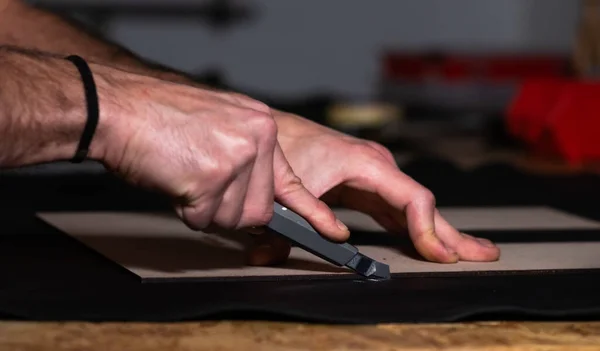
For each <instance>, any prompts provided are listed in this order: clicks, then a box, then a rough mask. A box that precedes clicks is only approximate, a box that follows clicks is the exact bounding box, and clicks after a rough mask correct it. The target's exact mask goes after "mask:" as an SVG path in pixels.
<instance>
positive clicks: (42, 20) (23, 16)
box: [0, 0, 191, 83]
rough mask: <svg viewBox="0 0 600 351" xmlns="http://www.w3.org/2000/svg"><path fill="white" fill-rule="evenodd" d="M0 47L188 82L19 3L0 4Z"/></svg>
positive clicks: (2, 0)
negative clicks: (81, 59)
mask: <svg viewBox="0 0 600 351" xmlns="http://www.w3.org/2000/svg"><path fill="white" fill-rule="evenodd" d="M3 4H4V5H3ZM2 44H4V45H14V46H18V47H22V48H28V49H35V50H39V51H43V52H48V53H54V54H57V55H61V56H66V55H72V54H76V55H80V56H82V57H84V58H86V59H89V60H92V61H94V62H100V63H103V64H106V65H109V66H112V67H116V68H120V69H123V70H127V71H129V72H133V73H138V74H144V75H148V76H152V77H157V78H161V79H165V80H171V81H177V82H182V83H183V82H186V83H187V82H191V79H189V78H188V77H186V76H185V75H184V74H182V73H180V72H177V71H175V70H172V69H169V68H166V67H163V66H161V65H158V64H156V63H153V62H150V61H147V60H144V59H142V58H140V57H138V56H137V55H135V54H133V53H132V52H130V51H129V50H127V49H125V48H123V47H122V46H119V45H116V44H113V43H110V42H109V41H107V40H105V39H102V38H99V37H97V36H95V35H94V34H92V33H90V32H88V31H86V30H84V29H83V28H81V27H80V26H78V25H75V24H72V23H70V22H69V21H67V20H65V19H63V18H61V17H59V16H57V15H55V14H52V13H50V12H48V11H45V10H41V9H37V8H35V7H33V6H31V5H28V4H25V3H24V2H22V1H20V0H0V45H2Z"/></svg>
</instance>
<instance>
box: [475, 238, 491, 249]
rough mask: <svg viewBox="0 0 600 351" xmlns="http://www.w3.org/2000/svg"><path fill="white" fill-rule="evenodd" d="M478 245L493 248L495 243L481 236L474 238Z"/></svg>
mask: <svg viewBox="0 0 600 351" xmlns="http://www.w3.org/2000/svg"><path fill="white" fill-rule="evenodd" d="M475 240H476V241H477V242H478V243H479V245H481V246H484V247H489V248H493V247H496V245H494V243H492V242H491V241H489V240H487V239H483V238H477V239H475Z"/></svg>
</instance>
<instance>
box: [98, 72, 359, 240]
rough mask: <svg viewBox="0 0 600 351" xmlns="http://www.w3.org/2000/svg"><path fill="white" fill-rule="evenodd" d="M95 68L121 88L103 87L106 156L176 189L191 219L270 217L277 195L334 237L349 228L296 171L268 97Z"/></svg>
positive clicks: (235, 224)
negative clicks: (282, 145)
mask: <svg viewBox="0 0 600 351" xmlns="http://www.w3.org/2000/svg"><path fill="white" fill-rule="evenodd" d="M96 73H97V75H98V80H99V81H101V84H104V83H105V84H109V85H110V87H111V89H110V91H114V92H115V93H112V94H111V95H108V94H104V95H101V97H100V100H101V101H100V103H101V107H102V108H103V109H104V110H105V112H104V117H105V121H104V122H103V123H106V124H107V127H106V128H103V130H104V131H105V132H104V134H105V137H104V138H105V140H106V141H107V142H106V143H105V148H104V151H103V154H102V157H101V161H102V162H103V163H104V164H105V165H106V167H107V168H108V169H110V170H112V171H114V172H116V173H117V174H118V175H120V176H122V177H123V178H124V179H125V180H127V181H128V182H130V183H132V184H134V185H137V186H141V187H144V188H149V189H154V190H158V191H160V192H162V193H164V194H166V195H168V196H170V197H171V198H172V199H173V200H174V204H175V208H176V212H177V214H178V215H179V216H180V218H181V219H182V220H183V221H184V223H186V224H187V225H188V226H189V227H190V228H193V229H197V230H208V231H211V230H216V229H241V228H247V227H253V226H262V225H265V224H266V223H268V222H269V221H270V218H271V216H272V212H273V202H274V200H277V201H279V202H280V203H281V204H283V205H285V206H287V207H289V208H290V209H293V210H294V211H296V212H297V213H299V214H301V215H302V216H304V217H305V218H306V219H307V220H308V221H309V222H310V223H311V224H312V225H314V226H315V227H317V228H319V229H320V230H322V231H323V232H325V233H328V235H330V236H331V237H345V236H346V235H347V229H346V228H344V226H343V225H341V226H340V225H339V223H337V222H336V218H335V215H334V214H333V212H332V211H331V210H330V209H329V207H327V205H325V204H324V203H323V202H322V201H319V200H318V199H317V198H315V197H314V196H313V195H311V194H310V192H309V191H308V190H307V189H306V188H304V187H303V185H302V184H301V182H300V181H299V178H298V177H297V176H296V175H295V174H294V173H293V171H292V169H291V167H290V165H289V164H288V162H287V161H286V159H285V157H284V154H283V152H282V150H281V148H280V146H279V144H278V141H277V125H276V123H275V121H274V120H273V117H272V114H271V111H270V109H269V107H267V106H266V105H264V104H262V103H260V102H258V101H255V100H252V99H250V98H248V97H245V96H242V95H239V94H229V93H223V92H216V91H212V90H204V89H200V88H195V87H190V86H187V85H180V84H176V83H172V82H166V81H162V80H158V79H154V78H150V77H143V76H138V75H133V74H129V73H125V72H119V73H118V74H117V73H115V72H111V75H112V76H111V77H110V78H106V77H104V79H103V76H102V74H101V73H100V72H96ZM117 97H118V98H117ZM340 223H341V222H340Z"/></svg>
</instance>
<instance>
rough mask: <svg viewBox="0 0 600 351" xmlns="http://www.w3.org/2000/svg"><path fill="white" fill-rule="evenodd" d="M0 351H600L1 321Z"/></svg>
mask: <svg viewBox="0 0 600 351" xmlns="http://www.w3.org/2000/svg"><path fill="white" fill-rule="evenodd" d="M0 350H16V351H25V350H27V351H37V350H89V351H95V350H98V351H107V350H128V351H137V350H173V351H176V350H177V351H178V350H236V351H237V350H269V351H270V350H273V351H275V350H277V351H286V350H294V351H298V350H381V351H383V350H386V351H392V350H418V351H421V350H423V351H425V350H493V351H504V350H527V351H542V350H544V351H557V350H561V351H562V350H565V351H566V350H569V351H577V350H600V323H598V322H594V323H512V322H511V323H509V322H489V323H473V324H439V325H433V324H424V325H378V326H326V325H303V324H291V323H290V324H286V323H266V322H214V323H180V324H177V323H176V324H125V323H123V324H119V323H108V324H90V323H25V322H3V323H0Z"/></svg>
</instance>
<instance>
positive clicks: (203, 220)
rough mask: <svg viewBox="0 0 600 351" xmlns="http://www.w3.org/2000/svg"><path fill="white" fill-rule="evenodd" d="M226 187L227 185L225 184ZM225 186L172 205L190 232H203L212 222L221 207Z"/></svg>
mask: <svg viewBox="0 0 600 351" xmlns="http://www.w3.org/2000/svg"><path fill="white" fill-rule="evenodd" d="M227 185H228V184H227ZM225 186H226V185H223V186H220V187H215V188H214V189H213V191H211V192H210V193H206V194H204V195H202V196H199V197H197V198H195V199H191V200H186V199H182V200H178V202H176V203H175V204H174V207H175V212H176V213H177V215H178V216H179V218H181V220H182V222H183V223H184V224H185V225H186V226H188V227H189V228H190V229H192V230H204V229H206V228H207V227H208V226H209V225H210V224H211V223H212V222H213V218H214V216H215V213H217V210H218V209H219V206H220V205H221V201H222V199H223V196H222V195H221V194H222V193H223V192H224V191H225Z"/></svg>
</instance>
